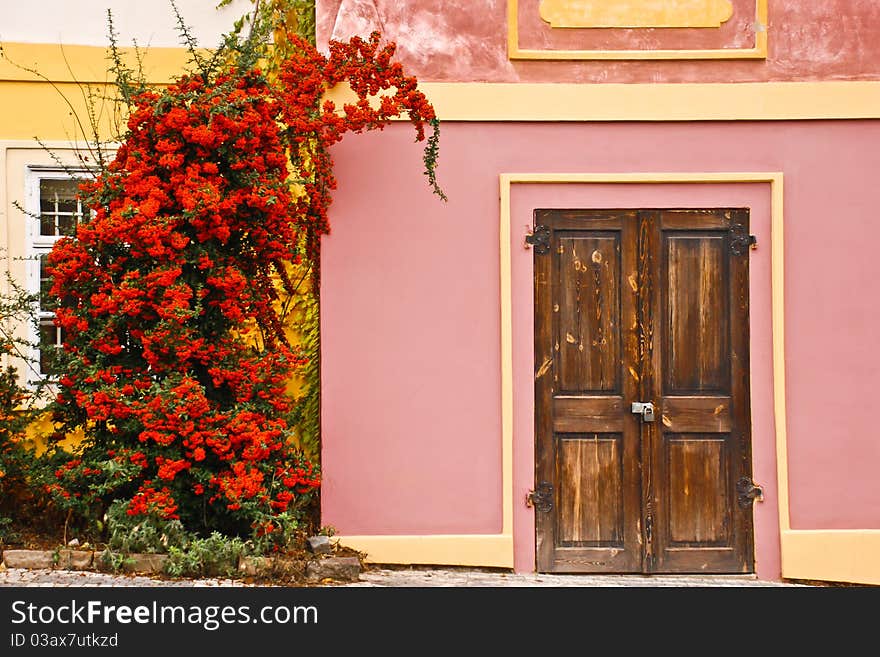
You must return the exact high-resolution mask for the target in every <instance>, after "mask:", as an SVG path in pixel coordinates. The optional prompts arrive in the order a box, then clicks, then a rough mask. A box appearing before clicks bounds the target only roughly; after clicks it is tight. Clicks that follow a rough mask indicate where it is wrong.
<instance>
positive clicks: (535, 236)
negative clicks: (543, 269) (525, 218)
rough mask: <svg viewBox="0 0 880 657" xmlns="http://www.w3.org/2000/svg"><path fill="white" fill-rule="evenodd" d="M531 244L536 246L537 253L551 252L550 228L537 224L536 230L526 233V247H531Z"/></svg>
mask: <svg viewBox="0 0 880 657" xmlns="http://www.w3.org/2000/svg"><path fill="white" fill-rule="evenodd" d="M529 244H531V245H532V246H533V247H535V255H544V254H547V253H550V228H548V227H547V226H535V228H534V230H533V231H532V232H531V233H529V234H528V235H526V245H527V246H526V248H529V247H528V245H529Z"/></svg>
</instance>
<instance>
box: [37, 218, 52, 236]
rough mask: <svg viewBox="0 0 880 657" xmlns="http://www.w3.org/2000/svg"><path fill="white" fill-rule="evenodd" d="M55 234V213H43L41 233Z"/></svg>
mask: <svg viewBox="0 0 880 657" xmlns="http://www.w3.org/2000/svg"><path fill="white" fill-rule="evenodd" d="M54 234H55V215H54V214H41V215H40V235H54Z"/></svg>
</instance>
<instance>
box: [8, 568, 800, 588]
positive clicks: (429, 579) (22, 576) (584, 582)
mask: <svg viewBox="0 0 880 657" xmlns="http://www.w3.org/2000/svg"><path fill="white" fill-rule="evenodd" d="M0 586H138V587H141V586H190V587H202V586H213V587H217V586H254V585H252V584H245V583H243V582H241V581H237V580H231V579H201V580H167V579H158V578H157V579H153V578H150V577H143V576H132V575H108V574H105V573H95V572H75V571H68V570H26V569H22V568H8V569H6V570H3V571H0ZM336 586H345V587H442V586H445V587H467V586H476V587H499V586H501V587H657V586H662V587H742V586H748V587H768V586H775V587H778V586H803V585H801V584H792V583H788V582H766V581H759V580H757V579H756V578H755V577H754V576H751V575H715V576H705V575H674V576H673V575H652V576H641V575H543V574H535V573H516V574H515V573H510V572H500V571H486V570H480V569H474V568H405V569H397V568H395V569H385V568H370V569H369V570H368V571H367V572H364V573H362V574H361V580H360V581H359V582H353V583H351V584H337V585H336Z"/></svg>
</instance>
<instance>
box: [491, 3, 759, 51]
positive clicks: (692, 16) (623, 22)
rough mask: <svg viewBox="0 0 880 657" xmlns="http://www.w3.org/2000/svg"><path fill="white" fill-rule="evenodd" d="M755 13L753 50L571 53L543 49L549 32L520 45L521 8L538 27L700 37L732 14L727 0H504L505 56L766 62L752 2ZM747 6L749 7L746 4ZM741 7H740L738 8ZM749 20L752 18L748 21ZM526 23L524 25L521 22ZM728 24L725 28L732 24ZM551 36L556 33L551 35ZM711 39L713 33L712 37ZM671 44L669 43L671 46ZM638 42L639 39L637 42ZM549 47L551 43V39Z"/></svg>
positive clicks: (747, 47)
mask: <svg viewBox="0 0 880 657" xmlns="http://www.w3.org/2000/svg"><path fill="white" fill-rule="evenodd" d="M753 2H754V14H751V12H749V14H750V15H749V17H748V19H747V20H748V22H749V23H750V28H751V31H753V37H752V45H727V46H724V45H719V46H717V47H715V46H713V47H705V46H699V47H687V46H681V47H675V46H673V47H669V46H666V47H658V48H656V49H653V48H644V47H643V45H639V46H638V47H637V48H632V47H625V48H622V49H616V48H612V49H609V48H608V47H602V48H590V47H584V48H583V49H572V48H571V47H570V46H564V47H561V48H554V47H552V46H548V45H547V43H548V41H547V40H548V39H549V33H548V34H544V35H543V37H542V38H541V39H539V40H538V43H540V44H541V45H538V43H536V45H535V46H532V47H530V46H523V45H521V44H520V36H521V31H522V30H521V25H520V4H523V11H524V12H526V11H528V12H535V14H534V18H535V20H537V21H538V23H539V24H541V25H544V26H545V27H547V26H546V23H549V24H550V28H549V30H548V32H549V31H550V30H552V28H557V27H558V28H575V29H590V28H610V29H651V28H678V29H679V30H695V31H696V32H698V33H701V34H703V33H705V32H704V29H703V28H707V27H710V28H716V29H717V28H720V27H721V26H722V25H724V23H725V22H727V21H728V20H729V19H730V18H731V17H732V16H733V14H734V6H733V2H732V1H731V0H617V1H613V0H540V4H537V3H538V0H507V56H508V58H509V59H512V60H516V59H532V60H588V59H594V60H615V59H619V60H627V59H629V60H639V59H641V60H652V59H653V60H695V59H720V60H727V59H766V58H767V36H768V35H767V30H768V25H767V3H768V0H753ZM749 4H751V3H749ZM743 7H745V5H743ZM752 16H753V18H752ZM542 20H543V21H544V22H541V21H542ZM526 22H529V21H526ZM733 24H734V23H733V22H730V23H729V24H728V25H724V29H728V28H730V26H731V25H733ZM525 31H526V32H529V34H530V35H531V36H529V35H527V38H526V41H528V40H529V39H531V41H532V42H535V41H536V38H535V26H534V24H532V25H531V27H528V28H527V29H526V30H525ZM555 34H561V33H560V32H558V31H557V32H556V33H555ZM713 34H714V32H713ZM674 40H675V39H673V41H674ZM636 41H638V40H636ZM550 42H552V40H550Z"/></svg>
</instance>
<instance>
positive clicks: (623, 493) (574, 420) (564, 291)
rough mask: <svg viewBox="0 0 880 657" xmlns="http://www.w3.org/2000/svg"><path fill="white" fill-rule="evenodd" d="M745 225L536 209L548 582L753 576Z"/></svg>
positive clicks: (540, 533) (538, 385)
mask: <svg viewBox="0 0 880 657" xmlns="http://www.w3.org/2000/svg"><path fill="white" fill-rule="evenodd" d="M748 225H749V215H748V210H747V209H736V208H720V209H707V210H691V209H688V210H681V209H666V210H655V209H652V210H608V211H600V210H537V211H536V212H535V233H534V235H533V236H532V237H531V238H530V241H531V242H532V243H533V244H534V254H535V255H534V258H535V268H534V271H535V401H536V405H535V413H536V418H535V420H536V454H535V456H536V472H535V491H534V492H533V494H532V495H531V497H530V499H531V500H532V502H533V504H534V506H535V516H536V548H537V553H536V554H537V569H538V570H539V571H541V572H548V571H552V572H617V573H653V572H663V573H688V572H694V573H741V572H751V571H753V569H754V557H753V554H754V549H753V529H752V508H751V502H752V501H753V498H754V495H755V493H754V490H755V489H754V488H753V487H752V482H751V436H750V412H749V322H748V316H749V307H748V304H749V294H748V288H749V277H748V246H749V243H750V241H749V235H748ZM634 403H635V404H652V405H653V414H652V413H651V410H652V409H651V408H650V407H647V408H646V407H644V406H643V407H641V410H640V407H639V406H635V407H634V406H633V405H634Z"/></svg>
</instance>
